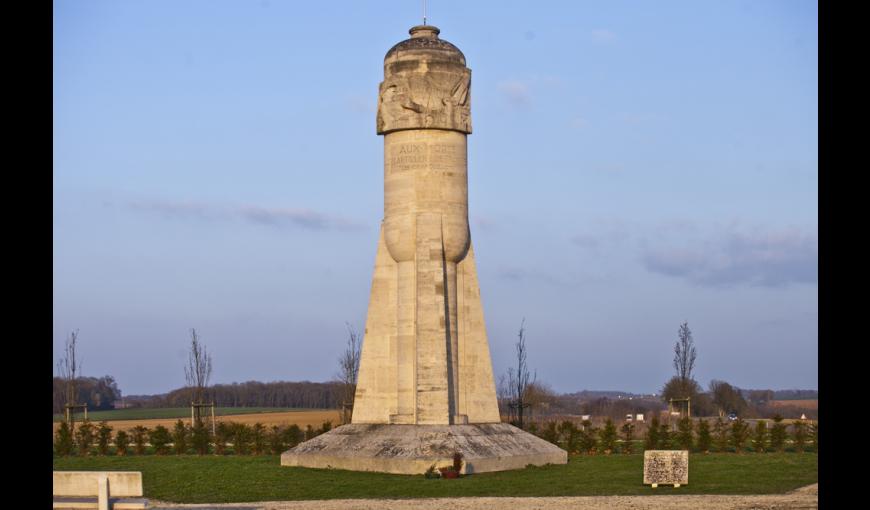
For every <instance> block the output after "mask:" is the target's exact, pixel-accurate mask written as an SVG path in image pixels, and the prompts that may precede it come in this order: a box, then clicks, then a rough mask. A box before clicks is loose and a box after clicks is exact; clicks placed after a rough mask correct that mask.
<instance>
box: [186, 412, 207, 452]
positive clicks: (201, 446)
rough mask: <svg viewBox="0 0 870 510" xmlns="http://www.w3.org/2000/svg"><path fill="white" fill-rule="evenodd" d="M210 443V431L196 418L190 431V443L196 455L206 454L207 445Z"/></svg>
mask: <svg viewBox="0 0 870 510" xmlns="http://www.w3.org/2000/svg"><path fill="white" fill-rule="evenodd" d="M209 443H211V431H210V430H209V428H208V427H206V425H205V423H203V422H202V421H201V420H196V421H194V423H193V429H191V431H190V445H191V446H192V447H193V451H194V452H196V454H197V455H207V454H208V445H209Z"/></svg>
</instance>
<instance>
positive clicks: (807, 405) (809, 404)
mask: <svg viewBox="0 0 870 510" xmlns="http://www.w3.org/2000/svg"><path fill="white" fill-rule="evenodd" d="M768 405H770V406H771V407H785V406H794V407H799V408H801V409H812V410H818V408H819V399H813V400H810V399H807V400H770V401H768Z"/></svg>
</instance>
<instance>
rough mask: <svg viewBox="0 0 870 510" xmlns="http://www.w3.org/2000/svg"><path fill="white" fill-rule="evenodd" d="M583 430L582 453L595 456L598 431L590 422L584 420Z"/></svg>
mask: <svg viewBox="0 0 870 510" xmlns="http://www.w3.org/2000/svg"><path fill="white" fill-rule="evenodd" d="M582 425H583V428H582V429H581V430H580V440H579V443H580V444H579V446H580V452H581V453H586V454H589V455H595V450H596V447H597V446H598V429H596V428H595V427H593V426H592V422H591V421H589V420H583V422H582Z"/></svg>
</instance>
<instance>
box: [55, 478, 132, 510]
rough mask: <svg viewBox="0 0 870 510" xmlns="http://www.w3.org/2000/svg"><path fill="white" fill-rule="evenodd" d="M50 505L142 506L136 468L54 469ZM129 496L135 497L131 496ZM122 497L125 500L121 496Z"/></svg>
mask: <svg viewBox="0 0 870 510" xmlns="http://www.w3.org/2000/svg"><path fill="white" fill-rule="evenodd" d="M52 495H53V496H54V501H53V504H52V507H53V508H56V509H71V508H97V509H99V510H108V509H109V508H117V509H134V508H145V507H146V506H147V504H148V500H147V499H144V498H140V497H139V496H142V473H141V472H139V471H54V473H53V476H52ZM131 496H134V497H132V498H131ZM121 498H124V499H121Z"/></svg>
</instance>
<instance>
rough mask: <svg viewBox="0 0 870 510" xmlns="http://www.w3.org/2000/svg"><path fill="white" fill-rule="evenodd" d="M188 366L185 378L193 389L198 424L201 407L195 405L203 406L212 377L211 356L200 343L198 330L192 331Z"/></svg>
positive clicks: (192, 399) (192, 397)
mask: <svg viewBox="0 0 870 510" xmlns="http://www.w3.org/2000/svg"><path fill="white" fill-rule="evenodd" d="M187 363H188V365H187V366H186V367H184V377H185V379H186V380H187V386H188V387H190V388H191V405H192V407H193V412H194V417H195V420H196V421H197V422H199V421H201V416H200V410H199V407H197V406H195V405H193V404H202V403H203V399H204V398H205V390H206V388H207V387H208V380H209V378H210V377H211V355H210V354H209V353H208V351H206V348H205V346H204V345H203V344H202V343H201V342H200V340H199V336H197V334H196V329H193V328H191V330H190V353H189V355H188V359H187Z"/></svg>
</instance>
